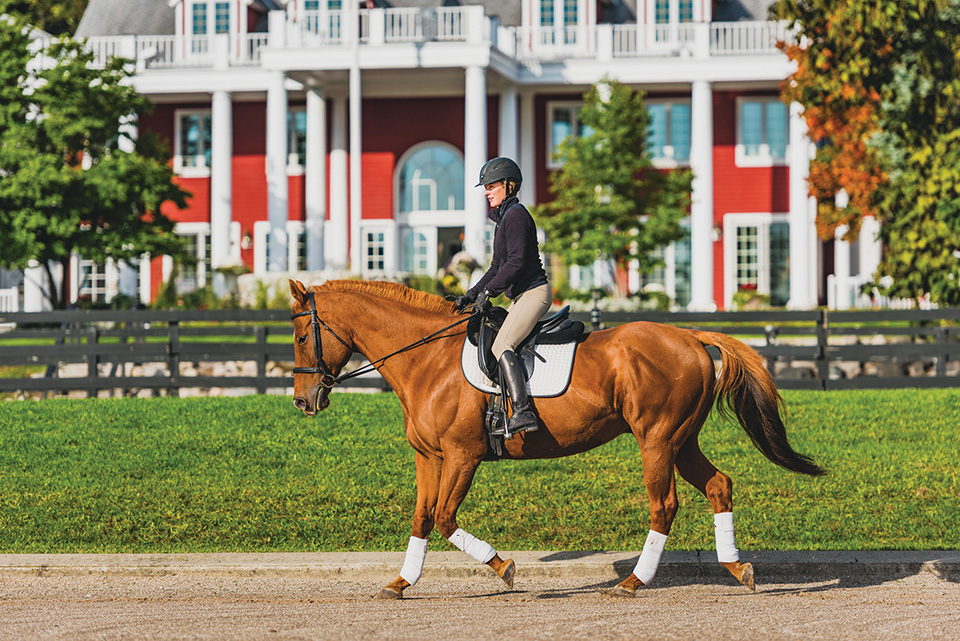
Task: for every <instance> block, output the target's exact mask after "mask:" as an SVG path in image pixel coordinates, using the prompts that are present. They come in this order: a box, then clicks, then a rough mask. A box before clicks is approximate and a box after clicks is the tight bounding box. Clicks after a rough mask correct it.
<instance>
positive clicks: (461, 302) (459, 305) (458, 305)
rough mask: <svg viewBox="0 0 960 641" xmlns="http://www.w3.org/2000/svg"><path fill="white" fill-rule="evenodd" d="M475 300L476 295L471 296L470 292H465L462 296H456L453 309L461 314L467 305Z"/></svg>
mask: <svg viewBox="0 0 960 641" xmlns="http://www.w3.org/2000/svg"><path fill="white" fill-rule="evenodd" d="M476 298H477V295H476V294H472V293H470V292H467V293H466V294H463V295H462V296H457V297H456V298H455V299H454V301H453V308H454V309H455V310H457V311H458V312H462V311H463V310H464V309H465V308H466V307H467V305H469V304H470V303H472V302H473V301H474V300H476Z"/></svg>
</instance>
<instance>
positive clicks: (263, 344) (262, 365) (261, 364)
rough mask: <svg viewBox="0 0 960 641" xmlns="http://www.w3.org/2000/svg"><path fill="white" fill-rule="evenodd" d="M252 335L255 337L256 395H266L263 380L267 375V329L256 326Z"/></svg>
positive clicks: (265, 385)
mask: <svg viewBox="0 0 960 641" xmlns="http://www.w3.org/2000/svg"><path fill="white" fill-rule="evenodd" d="M253 335H254V336H256V337H257V347H258V351H257V394H266V393H267V384H266V381H264V378H265V377H266V375H267V328H266V327H264V326H263V325H257V326H256V327H254V328H253Z"/></svg>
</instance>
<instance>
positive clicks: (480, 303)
mask: <svg viewBox="0 0 960 641" xmlns="http://www.w3.org/2000/svg"><path fill="white" fill-rule="evenodd" d="M473 309H475V310H476V311H478V312H480V313H481V314H484V313H486V311H487V310H488V309H490V294H488V293H487V290H483V291H482V292H480V294H479V295H478V296H477V300H476V302H475V303H474V304H473Z"/></svg>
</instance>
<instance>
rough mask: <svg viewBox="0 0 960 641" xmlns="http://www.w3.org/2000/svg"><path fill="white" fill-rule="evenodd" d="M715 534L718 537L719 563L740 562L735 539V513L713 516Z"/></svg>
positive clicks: (721, 513) (722, 513)
mask: <svg viewBox="0 0 960 641" xmlns="http://www.w3.org/2000/svg"><path fill="white" fill-rule="evenodd" d="M713 532H714V534H715V535H716V537H717V561H719V562H720V563H732V562H733V561H739V560H740V551H739V550H738V549H737V544H736V543H735V542H734V538H733V512H720V513H719V514H714V515H713Z"/></svg>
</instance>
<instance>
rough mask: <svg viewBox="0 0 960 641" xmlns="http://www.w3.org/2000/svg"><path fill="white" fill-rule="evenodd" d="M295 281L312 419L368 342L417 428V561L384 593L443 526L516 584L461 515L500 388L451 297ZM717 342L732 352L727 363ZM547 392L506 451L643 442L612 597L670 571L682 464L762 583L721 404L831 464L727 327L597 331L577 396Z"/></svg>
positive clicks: (301, 381) (750, 578) (579, 353)
mask: <svg viewBox="0 0 960 641" xmlns="http://www.w3.org/2000/svg"><path fill="white" fill-rule="evenodd" d="M289 282H290V293H291V295H292V297H293V302H292V306H291V309H292V319H293V324H294V348H295V368H294V400H293V402H294V405H295V407H296V408H297V409H299V410H301V411H302V412H303V413H304V414H307V415H311V416H312V415H316V414H317V412H320V411H322V410H324V409H325V408H327V407H328V406H329V404H330V391H331V389H332V388H333V387H334V385H335V384H336V383H337V382H340V380H342V379H341V378H340V377H341V375H340V372H341V371H342V369H343V367H344V365H346V363H347V361H348V360H349V359H350V357H351V356H352V355H353V353H354V352H359V353H360V354H362V355H363V356H364V357H365V358H367V359H368V360H369V361H370V362H371V369H374V368H375V369H376V370H377V371H378V372H379V373H380V375H381V376H383V378H384V379H385V380H386V381H387V383H389V385H390V387H391V388H393V391H394V392H395V393H396V395H397V397H398V398H399V399H400V404H401V406H402V408H403V416H404V423H405V430H406V438H407V441H408V442H409V444H410V446H411V447H412V448H413V450H414V452H415V457H414V458H415V463H416V488H417V499H416V507H415V509H414V513H413V526H412V529H411V536H410V539H409V543H408V546H407V552H406V555H405V557H404V563H403V567H402V568H401V570H400V574H399V576H398V577H397V578H396V579H395V580H394V581H392V582H391V583H389V584H388V585H386V586H384V587H383V588H382V589H381V591H380V593H379V597H380V598H385V599H398V598H402V597H403V592H404V590H405V589H407V588H409V587H411V586H413V585H415V584H416V583H417V581H418V580H419V578H420V576H421V573H422V570H423V565H424V558H425V556H426V551H427V538H428V536H429V535H430V533H431V531H432V530H433V529H434V527H436V528H437V529H438V530H439V531H440V533H441V534H442V535H443V536H444V537H445V538H447V539H448V540H449V541H450V542H451V543H453V544H454V545H455V546H456V547H458V548H459V549H460V550H462V551H464V552H466V553H467V554H468V555H470V556H471V557H472V558H474V559H475V560H476V561H477V562H479V563H484V564H486V565H488V566H489V567H490V568H491V569H492V570H493V571H494V572H495V573H496V574H497V576H499V577H500V579H502V581H503V582H504V583H505V584H506V585H507V586H508V588H511V589H512V588H513V583H514V577H515V573H516V565H515V564H514V562H513V561H512V560H511V559H502V558H501V557H500V555H499V553H498V552H497V551H496V550H495V549H494V548H493V546H491V545H490V544H489V543H487V542H486V541H483V540H481V539H478V538H476V537H474V536H473V535H472V534H470V533H469V532H467V531H466V530H464V529H462V528H461V527H460V525H459V523H458V522H457V510H458V508H459V507H460V504H461V503H462V502H463V500H464V498H465V497H466V495H467V492H468V491H469V490H470V485H471V483H472V481H473V478H474V474H475V473H476V471H477V468H478V467H479V465H480V463H481V462H482V461H484V459H485V457H487V453H488V437H487V433H486V430H485V427H484V420H483V416H484V412H485V411H486V408H487V400H488V398H487V395H486V394H485V393H484V392H481V391H480V390H477V389H475V388H474V387H473V386H471V385H470V384H469V383H468V382H467V381H466V380H465V378H464V376H463V374H462V372H461V369H460V350H461V347H462V345H463V341H464V335H465V332H466V329H465V325H463V323H462V321H461V322H458V321H457V319H458V318H460V319H463V318H464V317H463V316H462V315H461V316H457V315H456V314H455V311H454V307H453V304H452V303H450V302H449V301H447V300H445V299H443V298H441V297H440V296H436V295H433V294H427V293H423V292H419V291H414V290H411V289H408V288H406V287H404V286H402V285H398V284H394V283H386V282H365V281H354V280H340V281H327V282H325V283H324V284H322V285H319V286H316V285H315V286H311V287H309V288H307V287H305V286H304V285H303V284H302V283H301V282H299V281H295V280H290V281H289ZM708 345H710V346H713V347H715V348H716V349H717V350H718V351H719V353H720V358H721V361H720V362H721V366H720V371H719V373H716V372H715V371H714V361H713V358H712V357H711V355H710V354H709V353H708V352H707V350H706V348H705V346H708ZM533 401H534V405H535V408H536V411H537V414H538V415H539V423H538V428H539V429H537V430H536V431H531V432H526V433H522V434H517V435H515V436H514V437H513V438H510V439H507V440H505V442H504V448H503V454H502V458H505V459H536V458H556V457H563V456H571V455H573V454H578V453H581V452H585V451H587V450H590V449H592V448H595V447H597V446H599V445H602V444H604V443H607V442H609V441H611V440H613V439H615V438H616V437H618V436H620V435H621V434H626V433H631V434H633V436H634V438H636V440H637V443H638V444H639V446H640V454H641V463H642V470H643V481H644V484H645V486H646V490H647V495H648V499H649V505H650V529H649V532H648V534H647V538H646V540H645V543H644V547H643V551H642V552H641V554H640V558H639V560H638V561H637V566H636V567H635V568H634V570H633V572H632V573H631V574H630V576H629V577H627V578H626V579H624V580H623V581H621V582H620V583H619V584H618V585H616V586H615V587H614V588H613V589H612V590H611V591H610V592H609V594H611V595H612V596H624V597H630V596H635V595H636V594H637V590H638V588H640V587H643V586H645V585H649V583H650V581H651V580H652V579H653V576H654V575H655V573H656V570H657V566H658V565H659V562H660V557H661V554H662V551H663V549H664V547H665V545H666V540H667V536H668V535H669V533H670V528H671V525H672V523H673V520H674V517H675V516H676V514H677V510H678V500H677V490H676V479H675V474H674V473H673V471H674V469H676V470H677V472H679V474H680V476H681V477H682V478H683V479H684V480H685V481H686V482H687V483H689V484H690V485H692V486H693V487H695V488H696V489H697V490H698V491H700V492H701V493H702V494H703V495H704V496H706V498H707V500H708V501H709V503H710V506H711V507H712V509H713V512H714V530H715V537H716V545H717V557H718V561H719V562H720V563H721V564H722V565H723V566H724V567H726V568H727V569H728V570H729V571H730V573H731V574H733V576H734V577H735V578H736V579H737V580H738V581H739V582H740V583H741V584H743V585H744V586H746V587H747V588H749V589H751V590H754V589H755V582H754V575H753V566H752V565H751V564H750V563H741V562H740V558H739V551H738V550H737V548H736V544H735V537H734V528H733V483H732V481H731V480H730V477H728V476H727V475H725V474H724V473H723V472H721V471H720V470H719V469H717V468H716V467H715V466H714V465H713V464H712V463H711V462H710V461H709V460H708V459H707V457H706V456H704V454H703V452H702V451H701V449H700V446H699V443H698V435H699V433H700V429H701V427H702V426H703V424H704V422H705V420H706V418H707V415H708V414H709V413H710V411H711V410H712V408H713V407H714V405H716V406H717V408H718V411H719V412H721V413H722V414H723V415H727V416H731V415H732V416H735V417H736V420H737V421H738V422H739V424H740V426H741V427H742V428H743V429H744V431H745V432H746V433H747V435H748V436H749V437H750V439H751V441H752V442H753V444H754V445H755V446H756V447H757V449H759V450H760V452H761V453H762V454H763V455H764V456H765V457H766V458H767V459H768V460H770V461H771V462H772V463H774V464H776V465H779V466H780V467H782V468H784V469H786V470H789V471H792V472H797V473H800V474H806V475H810V476H818V475H821V474H824V473H825V472H824V470H823V469H822V468H820V467H819V466H818V465H817V464H816V463H814V461H813V460H812V459H811V458H810V457H808V456H805V455H803V454H800V453H798V452H796V451H795V450H794V449H793V447H792V446H791V445H790V443H789V442H788V440H787V435H786V429H785V427H784V424H783V420H782V418H781V412H782V411H783V409H784V401H783V398H782V397H781V395H780V393H779V392H778V390H777V388H776V385H775V384H774V381H773V379H772V378H771V376H770V374H769V372H768V371H767V369H766V367H765V364H764V360H763V358H762V357H761V356H760V354H758V353H757V352H756V351H754V350H753V349H752V348H750V347H749V346H747V345H746V344H744V343H742V342H740V341H738V340H736V339H734V338H731V337H729V336H726V335H724V334H719V333H713V332H704V331H695V330H689V329H682V328H678V327H673V326H669V325H661V324H657V323H649V322H633V323H628V324H625V325H621V326H619V327H615V328H612V329H605V330H599V331H593V332H589V333H587V334H585V336H584V337H583V338H582V339H581V342H580V344H578V346H577V348H576V357H575V359H574V363H573V371H572V373H571V378H570V384H569V387H568V389H567V390H566V392H564V393H563V394H562V395H560V396H557V397H553V398H536V399H533Z"/></svg>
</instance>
